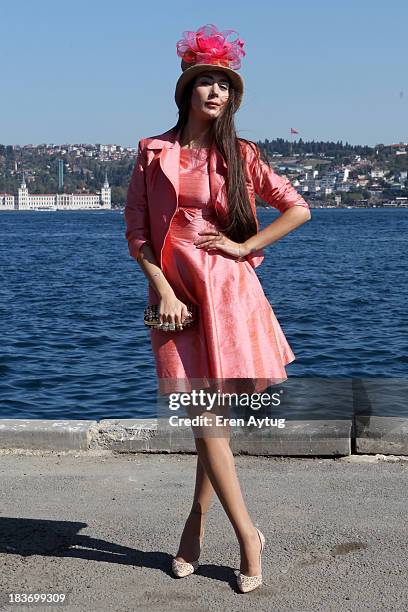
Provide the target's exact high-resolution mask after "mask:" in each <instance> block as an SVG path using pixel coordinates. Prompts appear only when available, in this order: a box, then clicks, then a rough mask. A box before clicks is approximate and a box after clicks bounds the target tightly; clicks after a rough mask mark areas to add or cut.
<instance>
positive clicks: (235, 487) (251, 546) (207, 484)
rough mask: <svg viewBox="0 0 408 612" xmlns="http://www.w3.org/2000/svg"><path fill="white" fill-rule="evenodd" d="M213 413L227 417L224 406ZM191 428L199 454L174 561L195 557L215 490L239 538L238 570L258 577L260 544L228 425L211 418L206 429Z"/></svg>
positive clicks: (207, 414)
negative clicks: (244, 492) (192, 488)
mask: <svg viewBox="0 0 408 612" xmlns="http://www.w3.org/2000/svg"><path fill="white" fill-rule="evenodd" d="M188 412H189V416H196V415H197V412H195V413H194V414H192V413H190V411H188ZM214 412H215V414H221V415H223V416H229V411H228V410H225V407H221V408H220V407H218V408H216V409H215V411H214ZM202 414H203V416H207V417H209V415H213V413H208V412H203V413H202ZM192 429H193V432H194V439H195V446H196V449H197V454H198V457H197V469H196V486H195V492H194V500H193V505H192V510H191V512H190V515H189V517H188V519H187V522H186V525H185V528H184V531H183V534H182V538H181V542H180V547H179V551H178V556H177V559H179V560H182V561H191V560H195V559H197V558H198V556H199V552H200V541H199V538H200V535H202V530H203V524H204V520H203V516H202V515H203V514H205V513H206V512H207V510H208V508H209V506H210V503H211V498H212V497H213V494H214V491H215V492H216V494H217V496H218V498H219V499H220V502H221V504H222V506H223V508H224V510H225V512H226V514H227V516H228V518H229V520H230V522H231V524H232V526H233V529H234V531H235V534H236V536H237V538H238V542H239V546H240V552H241V564H240V571H241V572H242V573H244V574H247V575H256V574H259V573H260V567H259V552H260V542H259V537H258V533H257V531H256V529H255V526H254V524H253V523H252V520H251V518H250V516H249V514H248V511H247V508H246V505H245V502H244V499H243V496H242V492H241V488H240V485H239V481H238V476H237V473H236V468H235V461H234V456H233V454H232V451H231V447H230V426H229V425H225V426H219V425H215V424H214V420H211V416H210V425H209V426H208V427H204V428H196V427H193V428H192ZM194 511H195V512H194ZM183 555H185V556H183Z"/></svg>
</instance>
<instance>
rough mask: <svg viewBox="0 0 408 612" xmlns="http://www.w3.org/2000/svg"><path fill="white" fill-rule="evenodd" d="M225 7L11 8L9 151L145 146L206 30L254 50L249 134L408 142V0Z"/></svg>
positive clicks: (6, 19)
mask: <svg viewBox="0 0 408 612" xmlns="http://www.w3.org/2000/svg"><path fill="white" fill-rule="evenodd" d="M214 4H215V3H209V2H207V3H205V2H202V3H200V4H195V3H194V2H192V1H191V0H188V1H184V0H182V1H180V2H176V1H173V2H169V1H164V0H155V1H152V2H137V1H136V0H133V1H130V0H116V1H115V2H111V1H110V2H107V1H105V0H99V1H96V0H82V2H80V1H79V0H70V2H66V3H59V2H55V0H53V1H50V0H37V2H31V1H28V0H25V1H22V0H20V1H19V0H16V1H15V2H14V3H12V2H3V3H2V9H1V19H0V58H1V59H0V61H1V77H2V78H1V84H2V87H1V89H2V95H1V113H0V143H2V144H29V143H32V144H40V143H54V144H57V143H112V144H120V145H123V146H136V145H137V142H138V140H139V139H140V138H142V137H145V136H151V135H155V134H159V133H161V132H164V131H165V130H167V129H169V128H170V127H172V126H173V125H174V124H175V122H176V120H177V107H176V104H175V102H174V87H175V83H176V81H177V79H178V77H179V75H180V72H181V69H180V58H178V56H177V55H176V42H177V41H178V40H179V39H180V38H181V36H182V32H183V31H184V30H196V29H197V28H198V27H200V26H201V25H204V24H206V23H213V24H215V25H216V26H217V27H218V28H219V29H221V30H223V29H235V30H237V31H238V32H239V34H240V37H241V38H242V39H243V40H244V41H245V46H244V50H245V51H246V53H247V55H246V57H244V58H243V59H242V67H241V70H240V72H241V74H242V76H243V78H244V80H245V87H246V91H245V97H244V101H243V104H242V106H241V108H240V110H239V111H238V112H237V114H236V127H237V131H238V134H239V135H240V136H243V137H245V138H249V139H251V140H263V139H265V138H268V139H269V140H272V139H273V138H278V137H279V138H289V130H290V128H291V127H294V128H296V129H297V130H298V131H299V136H301V137H302V138H303V139H304V140H324V141H326V140H333V141H337V140H342V141H343V142H346V141H348V142H349V143H351V144H368V145H371V146H373V145H375V144H377V143H384V144H388V143H395V142H408V70H407V60H408V36H407V35H406V28H407V23H408V3H407V2H406V0H390V1H389V2H379V1H377V0H371V1H369V0H354V2H352V1H351V0H342V1H341V2H334V1H332V2H327V1H325V2H323V1H320V0H310V1H309V2H304V1H300V0H295V1H293V2H285V3H281V2H279V3H278V2H273V1H272V2H271V1H270V0H269V1H266V0H261V1H259V0H258V1H254V2H247V1H245V2H243V1H240V0H237V1H235V2H229V1H227V0H224V1H223V2H219V3H217V4H218V7H217V8H211V9H209V8H206V5H213V6H214ZM296 138H298V136H297V137H296Z"/></svg>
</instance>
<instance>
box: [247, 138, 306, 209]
mask: <svg viewBox="0 0 408 612" xmlns="http://www.w3.org/2000/svg"><path fill="white" fill-rule="evenodd" d="M250 167H251V173H252V181H253V185H254V190H255V193H256V194H257V195H258V196H259V197H260V198H262V200H264V201H265V202H266V203H267V204H270V205H271V206H273V207H274V208H277V209H278V210H279V211H280V212H281V213H283V212H285V210H287V209H288V208H291V207H292V206H304V207H305V208H307V209H308V210H309V211H310V207H309V204H308V203H307V202H306V200H305V199H304V198H303V197H302V196H301V195H300V194H299V193H298V192H297V191H296V189H295V188H294V187H293V185H292V184H291V182H290V181H289V179H287V178H285V177H283V176H279V174H277V173H276V172H275V171H274V170H273V168H271V166H269V165H268V164H267V163H266V162H264V161H263V160H262V159H261V158H260V153H259V149H258V147H257V152H256V153H253V159H252V163H251V164H250Z"/></svg>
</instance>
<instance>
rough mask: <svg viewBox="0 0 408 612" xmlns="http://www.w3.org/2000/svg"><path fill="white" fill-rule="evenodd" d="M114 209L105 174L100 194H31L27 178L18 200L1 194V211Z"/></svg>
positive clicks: (9, 195)
mask: <svg viewBox="0 0 408 612" xmlns="http://www.w3.org/2000/svg"><path fill="white" fill-rule="evenodd" d="M107 208H109V209H110V208H112V202H111V188H110V187H109V183H108V177H107V176H106V174H105V182H104V184H103V187H102V189H101V192H100V193H29V192H28V189H27V185H26V183H25V178H24V175H23V180H22V183H21V186H20V188H19V190H18V194H17V200H16V199H15V197H14V196H13V195H11V194H8V193H0V210H80V209H96V210H101V209H107Z"/></svg>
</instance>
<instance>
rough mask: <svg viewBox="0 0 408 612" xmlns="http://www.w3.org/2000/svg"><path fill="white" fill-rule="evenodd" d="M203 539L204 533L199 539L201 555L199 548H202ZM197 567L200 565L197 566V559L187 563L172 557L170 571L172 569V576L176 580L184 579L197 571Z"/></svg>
mask: <svg viewBox="0 0 408 612" xmlns="http://www.w3.org/2000/svg"><path fill="white" fill-rule="evenodd" d="M203 539H204V532H203V537H202V538H200V554H201V548H202V546H203ZM199 565H200V564H199V561H198V559H196V560H195V561H191V562H190V563H188V562H187V561H178V560H177V559H176V558H175V557H174V558H173V559H172V562H171V569H172V572H173V574H174V575H175V576H177V578H185V576H189V575H190V574H192V573H193V572H195V571H197V569H198V566H199Z"/></svg>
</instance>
